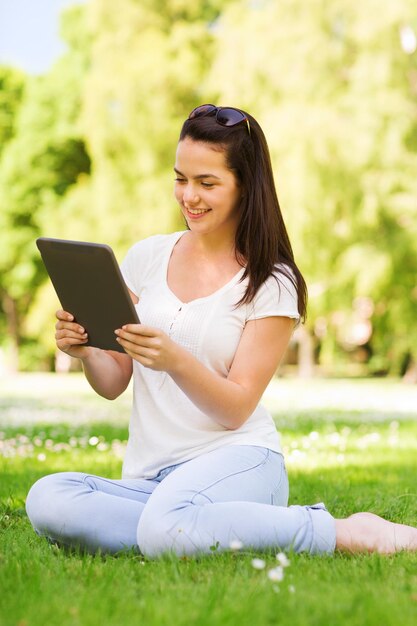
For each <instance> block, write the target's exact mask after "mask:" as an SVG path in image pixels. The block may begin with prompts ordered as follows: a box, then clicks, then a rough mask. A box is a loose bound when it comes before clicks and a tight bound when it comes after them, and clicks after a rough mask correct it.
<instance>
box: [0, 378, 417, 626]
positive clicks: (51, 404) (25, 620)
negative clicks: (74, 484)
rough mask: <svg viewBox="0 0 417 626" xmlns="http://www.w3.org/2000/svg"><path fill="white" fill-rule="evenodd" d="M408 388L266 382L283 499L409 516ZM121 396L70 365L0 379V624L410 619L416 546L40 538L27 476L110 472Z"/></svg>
mask: <svg viewBox="0 0 417 626" xmlns="http://www.w3.org/2000/svg"><path fill="white" fill-rule="evenodd" d="M403 391H404V396H405V399H404V398H403V397H402V394H403ZM415 394H416V389H415V388H413V387H407V386H404V385H402V384H400V383H398V382H395V381H394V382H391V381H389V382H388V383H387V382H386V381H308V382H306V381H297V380H282V379H277V380H275V381H273V383H272V385H271V386H270V388H269V390H268V391H267V393H266V394H265V401H266V402H265V403H266V404H267V406H268V407H269V408H270V409H271V410H272V411H273V413H274V417H275V420H276V423H277V426H278V428H279V430H280V432H281V438H282V444H283V448H284V451H285V455H286V464H287V468H288V472H289V477H290V485H291V490H290V504H306V503H308V504H312V503H314V502H320V501H323V502H325V504H326V506H327V508H328V509H329V510H330V511H331V512H332V513H333V514H334V515H335V516H336V517H343V516H345V515H348V514H350V513H352V512H354V511H357V510H372V511H374V512H375V513H378V514H380V515H383V516H385V517H387V518H388V519H392V520H395V521H399V522H401V521H402V522H404V523H409V524H415V523H416V520H417V494H416V491H417V490H416V488H415V485H416V469H415V467H416V466H415V459H416V458H417V420H416V417H417V401H416V402H415V404H412V399H413V398H415ZM309 403H311V406H310V404H309ZM129 405H130V395H129V393H126V394H124V396H123V397H122V398H121V399H119V400H117V401H116V402H107V401H106V400H104V399H102V398H99V397H97V396H95V395H94V393H93V392H92V391H91V390H90V389H89V388H88V386H86V383H85V381H84V380H83V379H82V377H81V376H78V375H70V376H68V377H55V376H54V375H45V376H44V375H34V376H32V375H24V376H23V377H18V378H16V379H14V380H13V381H9V382H7V381H4V380H3V381H2V382H1V383H0V473H1V475H2V480H1V481H0V586H1V589H2V594H0V623H1V624H2V626H3V624H4V626H16V625H17V624H22V625H23V624H25V625H26V624H27V625H28V626H29V625H30V626H44V625H45V624H51V625H53V626H54V625H55V624H56V625H57V626H58V625H59V626H76V625H77V624H82V626H96V624H98V623H99V624H100V626H118V625H119V624H120V625H121V626H122V625H123V626H124V624H126V623H141V624H146V626H159V625H160V624H164V625H168V626H171V625H172V626H189V625H190V624H198V625H199V626H205V625H207V626H223V625H224V626H232V625H234V624H239V625H240V626H258V625H259V626H263V625H264V624H275V623H278V621H279V623H280V624H283V625H288V626H293V625H294V624H326V625H327V624H331V626H363V624H366V625H367V626H380V625H381V624H384V626H398V624H401V626H414V623H415V614H416V609H417V576H416V555H412V554H398V555H395V556H393V557H385V558H384V557H381V556H379V555H370V556H367V555H356V556H349V555H340V554H336V555H334V556H324V557H311V556H309V555H306V554H300V555H297V554H290V555H283V554H281V553H279V552H277V551H276V550H275V551H273V550H272V551H270V552H266V553H255V552H253V551H248V550H246V549H245V547H244V546H243V545H242V544H241V543H240V542H237V541H236V542H232V543H231V545H230V550H229V551H228V552H225V553H220V554H219V553H218V551H216V550H215V549H214V550H213V554H212V555H209V556H207V557H204V558H199V559H190V558H184V559H180V558H177V557H173V556H172V555H171V556H170V555H167V556H166V557H163V558H162V559H160V560H157V561H148V560H147V559H144V558H143V557H142V556H140V555H137V554H130V553H126V554H123V555H120V556H118V557H113V556H100V555H96V556H91V555H84V554H80V553H76V552H75V553H68V552H67V551H65V550H63V549H60V548H58V547H57V546H53V545H50V544H48V543H47V542H46V541H45V540H42V539H40V538H39V537H37V536H36V535H35V533H34V532H33V530H32V528H31V527H30V524H29V521H28V519H27V517H26V513H25V509H24V503H25V497H26V494H27V492H28V489H29V488H30V486H31V485H32V484H33V482H34V481H35V480H37V479H38V478H40V477H41V476H43V475H45V474H48V473H51V472H55V471H68V470H79V471H86V472H89V473H95V474H100V475H105V476H108V477H113V478H118V477H120V473H121V465H122V458H123V455H124V451H125V446H126V440H127V434H128V432H127V424H128V417H129V410H130V408H129ZM394 409H395V410H394ZM214 547H215V546H214Z"/></svg>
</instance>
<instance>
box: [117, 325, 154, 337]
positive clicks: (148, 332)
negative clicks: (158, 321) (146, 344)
mask: <svg viewBox="0 0 417 626" xmlns="http://www.w3.org/2000/svg"><path fill="white" fill-rule="evenodd" d="M119 330H120V329H119ZM122 330H124V331H126V332H128V333H133V334H135V335H143V336H145V337H157V336H158V334H160V333H161V331H160V330H159V329H158V328H153V327H152V326H144V325H143V324H125V325H124V326H122Z"/></svg>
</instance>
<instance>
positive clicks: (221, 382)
mask: <svg viewBox="0 0 417 626" xmlns="http://www.w3.org/2000/svg"><path fill="white" fill-rule="evenodd" d="M178 356H179V357H180V358H179V359H178V361H177V363H176V364H175V366H174V367H173V369H172V370H170V371H169V372H168V373H169V375H170V376H171V378H172V379H173V380H174V381H175V382H176V383H177V385H178V386H179V387H180V389H181V390H182V391H183V392H184V393H185V394H186V395H187V396H188V398H189V399H190V400H191V402H193V404H195V406H197V407H198V408H199V409H200V410H201V411H202V412H203V413H205V414H206V415H208V416H209V417H210V418H211V419H213V420H214V421H216V422H217V423H218V424H221V425H222V426H224V427H225V428H228V429H230V430H235V429H236V428H239V427H240V426H241V425H242V424H243V423H244V422H245V421H246V420H247V419H248V417H249V416H250V415H251V414H252V413H253V411H254V410H255V408H256V405H257V402H256V401H255V399H254V397H253V393H250V392H249V390H247V389H245V388H244V387H243V386H242V385H240V384H238V383H236V382H233V381H232V380H229V379H227V378H224V377H222V376H220V375H219V374H217V373H216V372H213V371H212V370H210V369H208V368H207V367H206V366H205V365H203V363H201V362H200V361H198V360H197V359H196V358H195V357H194V356H193V355H192V354H190V353H189V352H188V351H187V350H184V349H181V354H180V355H178Z"/></svg>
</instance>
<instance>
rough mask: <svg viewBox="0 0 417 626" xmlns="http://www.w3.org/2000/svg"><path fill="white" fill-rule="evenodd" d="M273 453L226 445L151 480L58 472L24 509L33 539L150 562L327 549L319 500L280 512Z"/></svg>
mask: <svg viewBox="0 0 417 626" xmlns="http://www.w3.org/2000/svg"><path fill="white" fill-rule="evenodd" d="M287 502H288V479H287V473H286V470H285V465H284V459H283V457H282V455H281V454H278V453H276V452H273V451H271V450H268V449H267V448H261V447H257V446H227V447H222V448H218V449H217V450H214V451H212V452H209V453H207V454H202V455H201V456H198V457H197V458H194V459H192V460H190V461H186V462H184V463H181V464H179V465H174V466H172V467H167V468H165V469H163V470H162V471H160V472H159V474H158V475H157V476H155V477H154V478H153V479H143V478H138V479H122V480H110V479H107V478H102V477H100V476H93V475H90V474H84V473H79V472H62V473H58V474H52V475H49V476H45V477H44V478H41V479H40V480H38V481H37V482H36V483H35V484H34V485H33V487H32V488H31V490H30V491H29V494H28V497H27V501H26V510H27V513H28V516H29V518H30V521H31V523H32V525H33V527H34V529H35V531H36V532H37V533H38V534H39V535H44V536H46V537H48V538H49V539H50V540H52V541H56V542H58V543H61V544H65V545H69V546H78V547H80V548H82V549H85V550H87V551H89V552H96V551H101V552H103V553H105V552H109V553H116V552H119V551H121V550H123V549H132V548H133V549H135V550H139V551H140V552H141V553H142V554H145V555H146V556H148V557H156V556H158V555H160V554H162V553H164V552H170V551H171V552H174V553H176V554H178V555H193V554H199V553H208V552H210V551H211V550H212V549H213V546H215V547H216V549H217V550H227V549H229V548H230V545H231V542H233V541H239V542H240V543H241V544H242V546H243V547H245V548H254V549H260V550H261V549H269V548H279V549H283V550H285V549H292V550H294V551H296V552H302V551H305V552H309V553H311V554H317V553H329V552H333V551H334V547H335V543H336V533H335V523H334V519H333V517H332V516H331V515H330V514H329V513H328V512H327V510H326V509H325V507H324V505H323V504H322V503H319V504H316V505H312V506H298V505H294V506H287Z"/></svg>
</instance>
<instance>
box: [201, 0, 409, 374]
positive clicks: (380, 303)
mask: <svg viewBox="0 0 417 626" xmlns="http://www.w3.org/2000/svg"><path fill="white" fill-rule="evenodd" d="M242 5H244V7H245V9H244V10H242ZM416 26H417V8H416V6H415V4H414V3H412V2H411V0H399V1H398V2H395V3H394V2H389V3H383V4H381V3H378V2H376V0H364V1H363V2H361V3H360V5H356V4H355V5H352V3H350V2H348V1H347V0H338V1H323V0H313V1H312V2H309V3H307V4H306V3H304V2H301V0H281V1H280V2H272V1H270V2H267V1H265V2H256V3H252V2H250V3H246V2H245V3H242V2H235V3H233V4H232V5H230V6H229V7H228V9H226V10H225V11H224V13H223V15H222V19H221V20H220V22H219V24H218V29H217V37H218V46H217V56H216V61H215V63H214V65H213V68H212V73H211V78H210V81H209V83H208V86H209V89H213V88H215V87H216V86H218V97H219V99H220V100H221V101H223V102H227V103H230V102H234V103H236V104H237V105H238V106H239V105H240V106H242V107H247V108H248V110H250V111H253V112H254V114H255V116H258V118H259V119H260V121H261V123H262V126H263V127H264V129H265V131H266V135H267V137H268V139H269V143H270V145H271V152H272V158H273V162H274V164H275V171H276V178H277V183H278V191H279V194H280V198H281V202H282V205H283V208H284V214H285V217H286V221H287V223H288V227H289V231H290V235H291V238H292V240H293V242H294V248H295V252H296V256H297V259H298V261H299V263H300V265H301V268H302V269H303V271H304V273H305V275H306V277H307V281H308V284H309V286H310V306H309V319H308V324H307V329H308V330H309V332H310V334H311V335H313V334H314V333H319V334H320V341H321V347H322V351H321V359H322V362H323V363H326V364H328V365H330V366H334V362H335V358H336V356H337V354H341V352H342V350H341V349H343V352H345V351H346V349H350V348H352V347H353V346H352V345H351V344H350V341H351V335H352V333H351V332H347V330H348V329H349V327H350V326H352V323H353V318H354V314H355V306H356V305H355V302H357V299H358V298H362V299H363V298H365V299H369V300H370V301H371V305H372V308H373V314H372V324H373V335H372V339H371V349H372V350H373V353H374V357H373V361H372V360H371V366H372V367H375V369H383V370H388V369H389V370H391V371H393V372H394V371H395V372H398V371H399V369H400V363H401V362H403V361H404V359H405V358H406V356H407V354H410V353H411V352H412V353H414V354H415V346H416V345H417V334H416V333H417V329H416V326H415V323H414V320H415V317H416V313H417V309H416V307H417V300H416V295H415V294H416V276H417V264H416V252H417V251H416V241H417V240H416V237H415V228H416V224H417V220H416V219H415V218H416V217H417V216H416V204H415V201H413V198H415V193H416V181H417V175H416V174H417V159H416V135H417V133H416V121H417V118H416V109H415V93H416V75H417V66H416V58H417V55H416V54H414V53H413V54H410V52H412V50H413V43H412V39H413V36H414V37H415V35H413V33H414V31H413V28H414V29H415V28H416ZM404 29H406V30H407V29H408V31H407V32H408V39H409V43H408V48H407V45H405V44H404V32H405V30H404ZM407 52H408V53H407ZM231 74H232V75H233V80H230V75H231ZM368 308H369V307H368ZM319 328H320V332H319V331H318V329H319Z"/></svg>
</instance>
